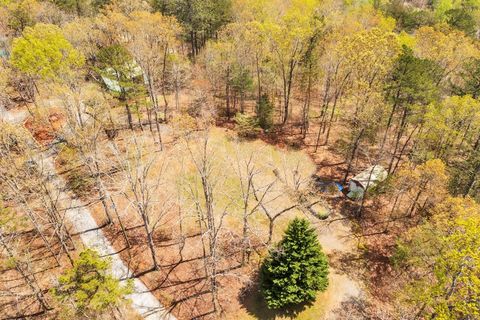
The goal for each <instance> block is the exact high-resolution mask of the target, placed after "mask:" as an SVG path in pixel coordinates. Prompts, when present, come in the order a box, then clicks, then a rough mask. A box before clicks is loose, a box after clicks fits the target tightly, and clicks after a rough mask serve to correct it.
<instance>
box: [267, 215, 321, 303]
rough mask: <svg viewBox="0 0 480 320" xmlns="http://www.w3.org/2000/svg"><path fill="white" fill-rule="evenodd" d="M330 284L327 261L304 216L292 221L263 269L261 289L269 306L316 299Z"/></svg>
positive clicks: (313, 231)
mask: <svg viewBox="0 0 480 320" xmlns="http://www.w3.org/2000/svg"><path fill="white" fill-rule="evenodd" d="M327 286H328V261H327V257H326V256H325V254H324V253H323V252H322V247H321V245H320V243H319V242H318V239H317V235H316V233H315V230H314V229H313V228H312V227H311V226H310V223H309V222H308V221H307V220H305V219H298V218H296V219H294V220H293V221H292V222H290V224H289V226H288V228H287V231H286V232H285V235H284V237H283V239H282V241H280V243H279V244H278V245H277V247H276V248H275V249H274V250H272V251H271V252H270V255H269V257H268V258H267V259H266V260H265V261H264V263H263V265H262V269H261V289H262V293H263V295H264V297H265V300H266V302H267V306H268V308H270V309H279V308H283V307H288V306H293V305H297V304H300V303H303V302H309V301H313V300H315V296H316V294H317V292H319V291H325V289H326V288H327Z"/></svg>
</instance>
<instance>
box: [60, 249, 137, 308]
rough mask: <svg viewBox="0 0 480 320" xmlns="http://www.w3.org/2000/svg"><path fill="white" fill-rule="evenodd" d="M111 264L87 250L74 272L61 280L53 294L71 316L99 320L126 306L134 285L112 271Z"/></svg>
mask: <svg viewBox="0 0 480 320" xmlns="http://www.w3.org/2000/svg"><path fill="white" fill-rule="evenodd" d="M110 267H111V262H110V260H109V259H103V258H101V257H100V255H99V254H98V252H96V251H94V250H91V249H86V250H85V251H83V252H81V253H80V257H79V258H78V259H77V260H76V261H75V262H74V265H73V268H72V269H70V270H67V271H65V272H64V273H63V274H62V275H61V276H60V278H59V279H58V282H59V283H58V285H57V286H56V287H55V288H54V290H53V294H54V296H55V297H56V298H57V300H58V301H60V302H62V303H66V304H64V306H65V311H66V312H67V313H69V312H72V311H73V312H74V313H76V314H83V315H90V316H93V317H95V316H97V315H100V314H103V313H105V312H108V311H109V310H111V309H112V307H116V306H119V305H121V304H123V303H125V302H126V299H125V296H126V295H127V294H130V293H131V292H132V283H131V282H130V281H129V282H127V283H126V284H125V285H122V284H121V283H120V280H118V279H116V278H115V277H113V276H112V275H111V274H110V273H109V271H110Z"/></svg>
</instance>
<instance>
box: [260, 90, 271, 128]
mask: <svg viewBox="0 0 480 320" xmlns="http://www.w3.org/2000/svg"><path fill="white" fill-rule="evenodd" d="M257 118H258V124H259V125H260V127H261V128H262V129H263V130H268V129H270V128H271V127H272V126H273V104H272V103H271V102H270V100H269V99H268V96H267V95H266V94H264V95H262V96H261V97H260V101H259V103H258V104H257Z"/></svg>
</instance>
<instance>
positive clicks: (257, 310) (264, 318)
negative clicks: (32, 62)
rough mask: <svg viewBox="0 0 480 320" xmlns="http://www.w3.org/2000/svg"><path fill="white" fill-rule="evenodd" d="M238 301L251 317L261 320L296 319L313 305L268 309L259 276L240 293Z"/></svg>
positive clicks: (305, 304) (310, 303)
mask: <svg viewBox="0 0 480 320" xmlns="http://www.w3.org/2000/svg"><path fill="white" fill-rule="evenodd" d="M238 299H239V301H240V303H241V304H242V306H243V307H244V308H245V309H246V310H247V312H248V314H249V315H251V316H253V317H255V318H257V319H261V320H274V319H277V318H278V317H282V318H286V319H295V318H296V317H297V316H298V314H299V313H300V312H302V311H304V310H305V309H306V308H308V307H310V306H311V305H312V302H307V303H303V304H300V305H295V306H291V307H287V308H282V309H278V310H271V309H268V307H267V303H266V301H265V299H264V298H263V295H262V293H261V291H260V285H259V281H258V275H255V276H254V277H253V278H252V281H251V282H250V283H249V284H248V285H246V286H245V287H244V288H243V289H242V290H241V291H240V294H239V296H238Z"/></svg>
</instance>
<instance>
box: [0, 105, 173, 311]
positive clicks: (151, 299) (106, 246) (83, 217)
mask: <svg viewBox="0 0 480 320" xmlns="http://www.w3.org/2000/svg"><path fill="white" fill-rule="evenodd" d="M26 116H27V114H26V113H24V112H11V111H6V110H5V109H3V110H0V121H6V122H9V123H13V124H19V123H22V122H23V121H24V120H25V118H26ZM37 162H38V164H39V166H40V168H42V169H43V170H44V172H45V173H46V174H47V175H48V176H49V179H50V181H51V182H52V183H53V184H54V185H55V186H56V188H57V190H58V197H59V199H60V200H61V201H62V203H65V204H68V205H67V206H66V207H67V208H68V209H67V210H66V211H65V217H66V219H67V221H68V222H69V223H70V224H71V225H72V227H73V229H74V230H73V232H75V233H78V234H80V238H81V239H82V241H83V243H84V244H85V246H87V247H89V248H92V249H95V250H97V251H98V252H99V253H100V254H101V255H102V256H109V257H110V258H111V262H112V273H113V275H114V276H116V277H117V278H119V279H122V280H125V279H128V278H129V277H130V276H131V274H132V272H131V271H130V270H129V269H128V268H127V266H126V265H125V264H124V263H123V261H122V259H121V258H120V255H119V254H118V253H117V252H116V251H115V250H114V249H113V247H112V245H111V244H110V242H109V241H108V240H107V238H106V237H105V235H104V234H103V232H102V230H101V229H100V227H99V226H98V225H97V223H96V222H95V220H94V219H93V217H92V214H91V212H90V210H89V209H88V208H87V207H86V206H85V205H84V204H83V203H81V202H80V201H79V200H77V199H73V198H72V197H71V196H70V195H69V194H68V193H66V192H65V191H63V190H66V188H65V181H63V179H62V178H60V177H59V176H58V175H57V173H56V171H55V165H54V160H53V156H52V155H51V154H47V153H45V152H44V153H42V154H40V155H39V156H38V159H37ZM133 285H134V293H133V294H131V295H129V296H128V298H129V299H130V300H131V301H132V307H133V308H134V309H135V310H136V311H137V312H138V313H139V314H140V315H142V316H143V317H144V318H145V319H148V320H175V317H174V316H173V315H171V314H169V313H168V311H167V310H166V309H165V308H164V307H163V306H162V305H161V304H160V302H159V301H158V299H157V298H155V296H154V295H153V294H152V293H151V292H150V291H149V290H148V288H147V287H146V286H145V284H144V283H143V282H142V281H141V280H140V279H137V278H135V279H134V284H133Z"/></svg>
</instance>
